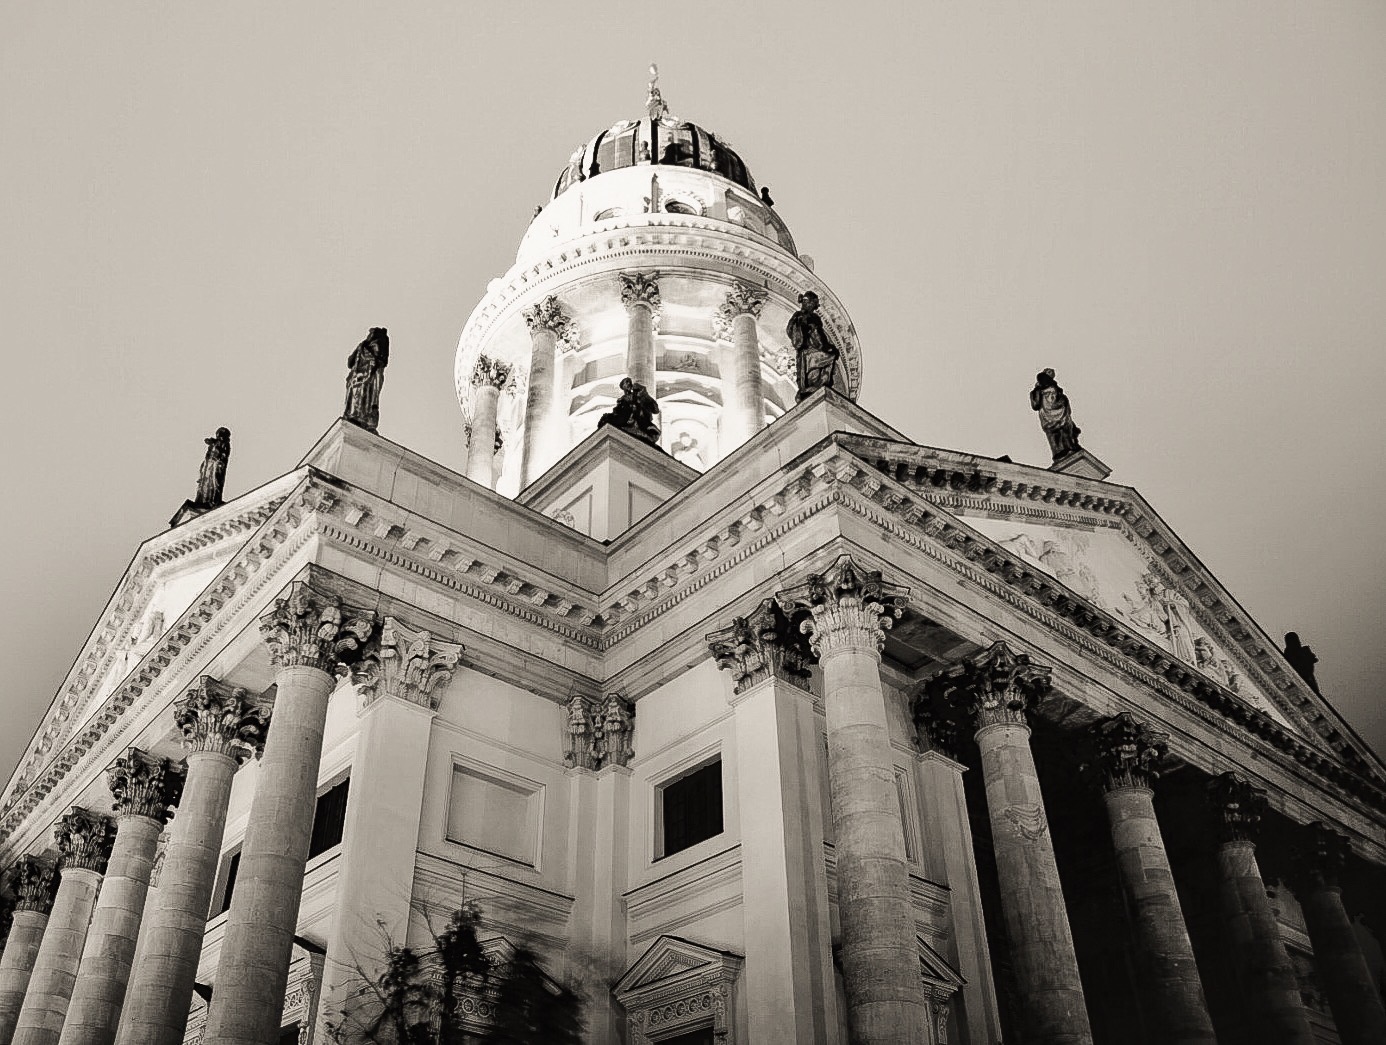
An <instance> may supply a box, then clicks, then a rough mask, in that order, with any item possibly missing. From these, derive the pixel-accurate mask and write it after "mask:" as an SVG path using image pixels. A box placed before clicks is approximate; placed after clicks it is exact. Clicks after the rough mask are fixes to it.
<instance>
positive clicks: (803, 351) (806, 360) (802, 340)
mask: <svg viewBox="0 0 1386 1045" xmlns="http://www.w3.org/2000/svg"><path fill="white" fill-rule="evenodd" d="M785 333H786V334H788V335H789V343H790V344H791V345H793V346H794V359H795V362H796V364H797V366H796V368H795V369H796V374H797V376H798V380H799V393H798V394H797V395H796V396H795V397H794V401H795V402H796V403H802V402H803V401H804V400H805V399H807V398H808V397H809V395H810V394H811V393H812V392H813V391H814V390H815V389H818V388H832V387H833V374H834V372H835V371H836V370H837V360H838V357H839V356H841V355H842V353H841V352H839V351H838V350H837V347H836V346H835V345H834V344H833V343H832V342H831V341H829V340H828V335H827V332H826V331H825V330H824V329H823V317H822V316H820V315H819V314H818V295H817V294H815V293H814V292H813V291H811V290H806V291H804V293H802V294H800V295H799V311H798V312H796V313H794V315H792V316H790V317H789V326H787V327H786V328H785Z"/></svg>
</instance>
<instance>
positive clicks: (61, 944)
mask: <svg viewBox="0 0 1386 1045" xmlns="http://www.w3.org/2000/svg"><path fill="white" fill-rule="evenodd" d="M100 889H101V872H100V871H94V870H91V869H90V868H85V867H67V868H64V869H63V872H62V878H61V880H60V882H59V885H58V895H57V898H56V899H55V900H54V901H53V913H52V915H51V916H50V917H49V919H48V928H47V929H46V930H45V931H44V934H43V942H42V943H41V944H39V950H38V955H37V956H36V958H35V959H34V974H33V976H32V977H31V978H30V980H29V989H28V991H27V992H26V993H25V995H24V1005H23V1007H22V1008H21V1009H20V1010H19V1022H18V1024H17V1025H16V1027H15V1032H14V1042H15V1045H51V1043H54V1042H56V1041H57V1040H58V1035H59V1034H60V1033H61V1032H62V1029H63V1021H64V1019H66V1017H67V1007H68V1003H69V1001H70V999H71V998H72V988H73V985H74V984H75V982H76V980H77V965H78V963H79V962H80V961H81V960H82V946H83V944H84V943H85V942H86V938H87V926H88V925H89V924H90V922H91V912H92V909H93V908H95V906H96V897H97V893H98V892H99V891H100Z"/></svg>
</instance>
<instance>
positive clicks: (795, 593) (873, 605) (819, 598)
mask: <svg viewBox="0 0 1386 1045" xmlns="http://www.w3.org/2000/svg"><path fill="white" fill-rule="evenodd" d="M907 595H909V589H908V588H906V587H903V586H902V585H899V584H890V583H888V582H886V581H884V580H882V579H881V571H880V570H864V569H862V568H861V567H860V566H858V565H857V564H856V562H855V561H854V560H853V559H852V557H851V556H850V555H843V556H842V557H841V558H839V559H838V560H837V561H836V562H835V563H833V565H832V566H831V567H830V568H829V569H828V571H827V572H826V573H815V574H813V575H811V576H810V577H809V578H808V580H806V581H805V582H804V583H803V584H800V585H796V586H795V587H793V588H786V589H785V590H784V591H782V592H780V593H779V594H778V595H776V596H775V601H776V602H778V603H779V604H780V606H782V607H783V608H784V610H785V612H787V613H788V612H792V611H793V610H796V609H805V610H808V612H809V617H808V618H807V619H806V620H804V621H803V622H802V623H801V624H800V625H799V628H800V630H801V631H802V632H803V633H804V634H805V635H807V636H808V637H809V648H810V649H811V650H812V651H813V654H814V656H816V657H820V658H821V657H825V656H830V655H831V654H833V653H836V652H838V651H839V650H847V649H855V650H864V651H867V652H870V653H873V654H875V655H876V656H880V653H881V649H882V648H883V647H884V646H885V633H886V632H887V631H888V630H890V626H891V625H892V624H893V623H895V619H896V618H897V617H899V616H900V615H901V614H902V613H903V612H904V607H905V598H906V596H907Z"/></svg>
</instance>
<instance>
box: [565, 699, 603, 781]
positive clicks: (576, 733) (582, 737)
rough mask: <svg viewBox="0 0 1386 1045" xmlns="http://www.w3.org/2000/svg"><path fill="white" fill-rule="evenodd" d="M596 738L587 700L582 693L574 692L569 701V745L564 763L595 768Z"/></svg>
mask: <svg viewBox="0 0 1386 1045" xmlns="http://www.w3.org/2000/svg"><path fill="white" fill-rule="evenodd" d="M594 740H595V737H594V736H593V732H592V716H591V714H590V712H589V711H588V708H587V700H586V698H585V697H583V696H582V695H581V694H580V693H579V694H574V696H573V699H572V700H570V701H568V747H567V750H566V751H565V752H564V754H563V764H564V765H565V766H568V767H569V768H570V769H571V768H576V769H595V768H596V765H595V762H596V758H597V756H596V752H595V751H594V750H593V742H594Z"/></svg>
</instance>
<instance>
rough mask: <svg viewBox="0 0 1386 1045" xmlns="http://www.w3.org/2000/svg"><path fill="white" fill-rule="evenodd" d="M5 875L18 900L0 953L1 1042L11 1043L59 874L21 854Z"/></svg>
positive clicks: (44, 864)
mask: <svg viewBox="0 0 1386 1045" xmlns="http://www.w3.org/2000/svg"><path fill="white" fill-rule="evenodd" d="M6 878H7V880H8V883H9V887H10V893H11V894H12V895H13V896H14V898H15V903H14V921H12V922H11V923H10V935H9V938H8V939H6V941H5V953H4V956H3V957H0V1042H2V1043H4V1045H9V1041H10V1039H11V1038H12V1037H13V1036H14V1025H15V1021H17V1020H18V1019H19V1008H20V1006H21V1005H23V1004H24V991H25V990H26V989H27V988H28V986H29V977H30V976H31V975H32V974H33V971H34V959H35V958H37V957H38V949H39V944H40V943H41V942H42V940H43V930H44V928H45V927H46V926H47V925H48V913H49V912H50V911H51V910H52V909H53V892H54V890H55V889H57V887H58V874H57V871H56V869H55V868H54V867H53V865H52V864H50V863H46V862H45V861H43V860H40V859H39V858H38V857H36V856H21V857H20V858H19V859H18V860H16V861H15V862H14V864H13V865H12V866H11V867H10V869H9V871H7V872H6Z"/></svg>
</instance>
